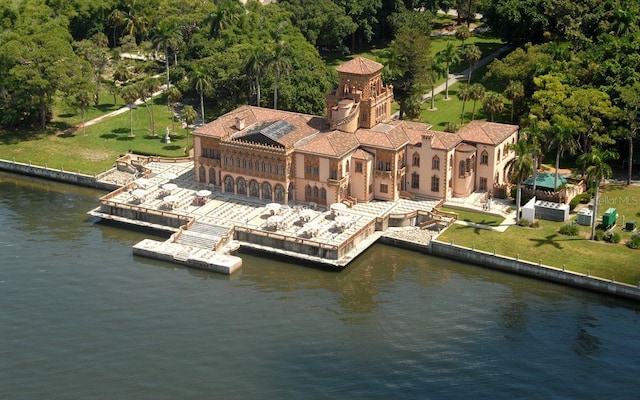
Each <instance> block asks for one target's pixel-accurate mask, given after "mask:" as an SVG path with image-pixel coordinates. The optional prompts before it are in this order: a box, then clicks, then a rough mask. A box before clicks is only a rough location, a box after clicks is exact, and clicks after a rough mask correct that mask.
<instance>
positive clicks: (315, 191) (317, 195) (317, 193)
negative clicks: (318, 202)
mask: <svg viewBox="0 0 640 400" xmlns="http://www.w3.org/2000/svg"><path fill="white" fill-rule="evenodd" d="M319 194H320V193H319V192H318V187H317V186H314V187H313V198H314V199H317V198H318V197H320V196H319Z"/></svg>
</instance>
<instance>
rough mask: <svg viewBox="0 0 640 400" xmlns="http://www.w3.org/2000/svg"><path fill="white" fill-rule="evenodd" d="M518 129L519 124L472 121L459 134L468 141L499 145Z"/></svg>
mask: <svg viewBox="0 0 640 400" xmlns="http://www.w3.org/2000/svg"><path fill="white" fill-rule="evenodd" d="M517 130H518V125H508V124H499V123H496V122H489V121H477V120H474V121H471V122H469V123H468V124H467V125H465V126H463V127H462V128H460V130H459V131H458V132H457V134H458V135H459V136H460V138H462V140H464V141H467V142H474V143H482V144H490V145H494V146H495V145H497V144H500V143H502V142H504V141H505V140H506V139H507V138H508V137H509V136H511V135H512V134H513V133H514V132H516V131H517Z"/></svg>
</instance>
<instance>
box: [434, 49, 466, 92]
mask: <svg viewBox="0 0 640 400" xmlns="http://www.w3.org/2000/svg"><path fill="white" fill-rule="evenodd" d="M458 61H460V54H459V53H458V51H457V49H456V46H455V45H454V44H453V42H451V41H449V40H447V45H446V46H445V48H444V50H441V51H439V52H438V54H436V63H437V64H444V66H445V79H446V80H445V83H444V87H445V90H444V99H445V100H449V74H450V72H451V65H452V64H455V63H457V62H458Z"/></svg>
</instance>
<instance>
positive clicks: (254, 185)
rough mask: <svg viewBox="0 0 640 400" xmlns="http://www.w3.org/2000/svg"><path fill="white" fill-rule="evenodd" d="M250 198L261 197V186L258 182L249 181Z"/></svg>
mask: <svg viewBox="0 0 640 400" xmlns="http://www.w3.org/2000/svg"><path fill="white" fill-rule="evenodd" d="M249 196H250V197H260V184H259V183H258V181H255V180H251V181H249Z"/></svg>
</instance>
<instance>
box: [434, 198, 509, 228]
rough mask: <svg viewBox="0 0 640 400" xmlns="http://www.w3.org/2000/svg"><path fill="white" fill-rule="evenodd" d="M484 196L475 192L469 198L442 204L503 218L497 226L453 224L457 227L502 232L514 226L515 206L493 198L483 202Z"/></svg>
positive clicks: (507, 201)
mask: <svg viewBox="0 0 640 400" xmlns="http://www.w3.org/2000/svg"><path fill="white" fill-rule="evenodd" d="M485 196H486V193H485V192H475V193H472V194H471V196H469V197H461V198H451V199H448V200H447V201H446V202H445V203H444V206H445V207H450V208H460V209H464V210H469V211H475V212H480V213H486V214H489V215H495V216H497V217H500V218H504V221H502V222H501V223H500V225H498V226H491V225H483V224H476V223H473V222H468V221H461V220H457V221H456V222H455V223H456V224H458V225H467V226H473V227H475V228H478V229H487V230H492V231H497V232H504V231H506V230H507V228H509V227H510V226H513V225H515V224H516V212H515V210H514V207H515V205H513V204H511V201H510V200H505V199H495V198H494V199H491V200H489V201H487V200H485Z"/></svg>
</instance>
